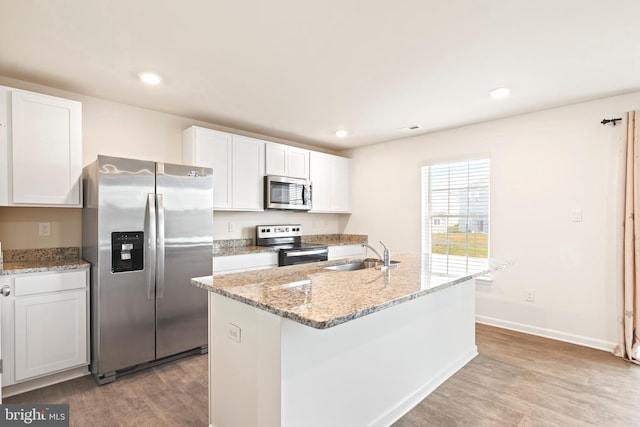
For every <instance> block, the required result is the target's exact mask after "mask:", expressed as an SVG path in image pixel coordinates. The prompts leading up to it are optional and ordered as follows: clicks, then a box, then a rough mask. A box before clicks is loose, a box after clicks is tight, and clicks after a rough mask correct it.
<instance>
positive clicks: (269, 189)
mask: <svg viewBox="0 0 640 427" xmlns="http://www.w3.org/2000/svg"><path fill="white" fill-rule="evenodd" d="M264 207H265V209H288V210H301V211H308V210H309V209H311V183H310V182H309V181H308V180H306V179H300V178H289V177H285V176H275V175H267V176H265V177H264Z"/></svg>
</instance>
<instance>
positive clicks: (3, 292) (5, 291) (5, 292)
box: [0, 285, 11, 297]
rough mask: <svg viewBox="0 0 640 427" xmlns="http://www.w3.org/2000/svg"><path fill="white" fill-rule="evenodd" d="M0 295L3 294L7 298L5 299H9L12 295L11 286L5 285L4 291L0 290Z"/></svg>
mask: <svg viewBox="0 0 640 427" xmlns="http://www.w3.org/2000/svg"><path fill="white" fill-rule="evenodd" d="M0 294H2V296H5V297H8V296H9V295H11V286H9V285H4V286H3V287H2V289H0Z"/></svg>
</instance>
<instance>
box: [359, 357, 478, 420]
mask: <svg viewBox="0 0 640 427" xmlns="http://www.w3.org/2000/svg"><path fill="white" fill-rule="evenodd" d="M477 355H478V347H476V346H475V345H474V346H473V348H470V349H469V351H467V352H466V353H465V354H463V355H462V356H461V357H460V358H458V359H457V360H454V361H453V362H452V363H450V364H449V365H448V366H446V367H445V368H444V369H443V370H442V371H440V372H439V373H438V374H437V375H436V376H435V377H433V378H432V379H431V380H430V381H429V382H427V383H426V384H424V385H423V386H422V387H420V388H419V389H418V390H416V391H415V392H414V393H412V394H411V395H409V396H407V397H406V398H405V399H404V400H402V401H401V402H399V403H398V404H397V405H396V406H395V407H393V408H392V409H391V410H390V411H388V412H386V413H385V414H383V415H381V416H380V417H379V418H378V419H377V420H375V421H374V422H373V423H371V425H372V426H389V425H391V424H393V423H394V422H396V421H398V420H399V419H400V418H402V416H403V415H405V414H406V413H407V412H409V411H410V410H411V409H413V407H414V406H416V405H417V404H418V403H420V402H422V400H424V398H425V397H427V396H428V395H430V394H431V393H432V392H433V391H434V390H435V389H437V388H438V387H439V386H440V385H442V383H444V382H445V381H446V380H448V379H449V378H451V376H453V374H455V373H456V372H458V371H459V370H460V369H462V368H463V367H464V366H465V365H466V364H467V363H469V362H470V361H471V360H473V358H474V357H476V356H477Z"/></svg>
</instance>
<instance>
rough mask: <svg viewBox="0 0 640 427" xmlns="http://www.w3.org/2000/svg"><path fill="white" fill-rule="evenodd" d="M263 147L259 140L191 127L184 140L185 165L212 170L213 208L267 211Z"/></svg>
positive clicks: (183, 154) (183, 157)
mask: <svg viewBox="0 0 640 427" xmlns="http://www.w3.org/2000/svg"><path fill="white" fill-rule="evenodd" d="M264 145H265V142H264V141H261V140H259V139H254V138H248V137H244V136H239V135H233V134H230V133H226V132H220V131H216V130H212V129H206V128H201V127H197V126H192V127H190V128H188V129H186V130H185V131H184V133H183V138H182V162H183V163H185V164H189V165H194V166H204V167H209V168H211V169H213V208H214V209H215V210H230V211H261V210H264V202H263V200H264V199H263V197H264V194H263V193H264V184H263V183H264V162H265V160H264V159H265V154H264Z"/></svg>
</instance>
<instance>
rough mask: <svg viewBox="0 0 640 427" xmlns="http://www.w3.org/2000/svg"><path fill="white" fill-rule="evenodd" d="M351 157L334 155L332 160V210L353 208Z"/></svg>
mask: <svg viewBox="0 0 640 427" xmlns="http://www.w3.org/2000/svg"><path fill="white" fill-rule="evenodd" d="M350 169H351V159H347V158H345V157H338V156H333V157H332V161H331V211H332V212H349V211H350V209H351V206H350V201H351V194H350V189H351V170H350Z"/></svg>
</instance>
